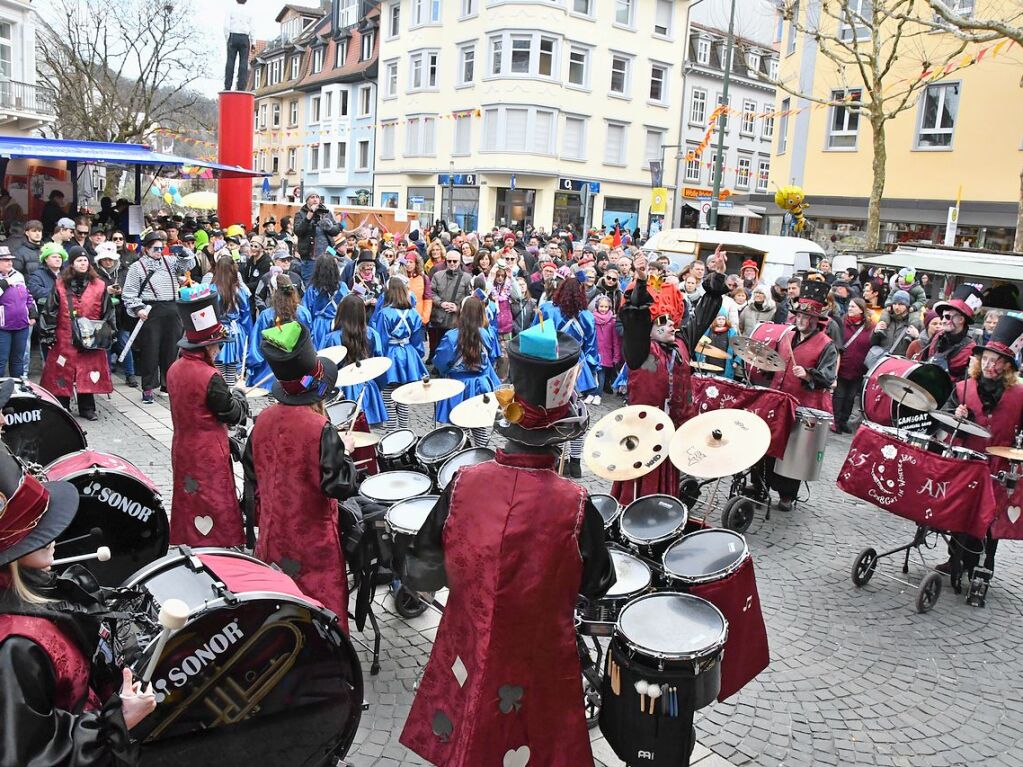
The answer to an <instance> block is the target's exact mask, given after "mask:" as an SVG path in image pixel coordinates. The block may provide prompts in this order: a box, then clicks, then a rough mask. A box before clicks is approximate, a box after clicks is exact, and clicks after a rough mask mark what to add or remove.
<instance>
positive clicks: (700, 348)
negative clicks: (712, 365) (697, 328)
mask: <svg viewBox="0 0 1023 767" xmlns="http://www.w3.org/2000/svg"><path fill="white" fill-rule="evenodd" d="M696 353H697V354H702V355H704V356H705V357H714V358H715V359H719V360H726V359H728V352H726V351H724V350H723V349H719V348H717V347H716V346H715V345H714V344H712V343H711V342H710V339H709V338H707V336H703V338H701V339H700V340H699V341H698V342H697V344H696Z"/></svg>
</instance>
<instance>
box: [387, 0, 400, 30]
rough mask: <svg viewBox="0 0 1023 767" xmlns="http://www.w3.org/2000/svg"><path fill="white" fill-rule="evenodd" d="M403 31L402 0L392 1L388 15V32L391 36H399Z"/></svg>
mask: <svg viewBox="0 0 1023 767" xmlns="http://www.w3.org/2000/svg"><path fill="white" fill-rule="evenodd" d="M400 31H401V0H396V1H395V2H393V3H391V7H390V8H389V9H388V15H387V34H388V35H389V36H390V37H397V36H398V33H399V32H400Z"/></svg>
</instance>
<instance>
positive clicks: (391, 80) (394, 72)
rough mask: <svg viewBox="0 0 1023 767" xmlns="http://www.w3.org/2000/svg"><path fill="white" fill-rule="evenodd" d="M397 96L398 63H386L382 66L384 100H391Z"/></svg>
mask: <svg viewBox="0 0 1023 767" xmlns="http://www.w3.org/2000/svg"><path fill="white" fill-rule="evenodd" d="M397 95H398V62H397V61H388V62H387V63H386V64H385V65H384V98H385V99H393V98H394V97H395V96H397Z"/></svg>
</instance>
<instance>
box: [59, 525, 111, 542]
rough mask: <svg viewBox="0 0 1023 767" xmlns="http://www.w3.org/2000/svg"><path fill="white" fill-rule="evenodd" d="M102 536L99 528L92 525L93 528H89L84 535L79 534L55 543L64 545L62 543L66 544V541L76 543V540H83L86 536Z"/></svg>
mask: <svg viewBox="0 0 1023 767" xmlns="http://www.w3.org/2000/svg"><path fill="white" fill-rule="evenodd" d="M102 537H103V531H102V530H100V529H99V528H98V527H94V528H92V530H90V531H89V532H88V533H86V534H85V535H79V536H78V537H77V538H68V539H67V540H64V541H57V545H58V546H64V545H66V544H68V543H77V542H78V541H84V540H85V539H86V538H102Z"/></svg>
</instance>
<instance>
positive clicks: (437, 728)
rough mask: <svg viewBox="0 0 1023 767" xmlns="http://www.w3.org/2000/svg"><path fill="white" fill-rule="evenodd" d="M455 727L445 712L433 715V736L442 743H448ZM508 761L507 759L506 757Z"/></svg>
mask: <svg viewBox="0 0 1023 767" xmlns="http://www.w3.org/2000/svg"><path fill="white" fill-rule="evenodd" d="M454 731H455V726H454V725H453V724H451V720H450V719H449V718H448V715H447V714H445V713H444V712H443V711H439V710H438V711H437V712H436V713H434V715H433V734H434V735H436V736H437V737H438V738H440V740H441V742H442V743H447V742H448V739H449V738H450V737H451V733H452V732H454ZM505 758H506V759H507V757H505Z"/></svg>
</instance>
